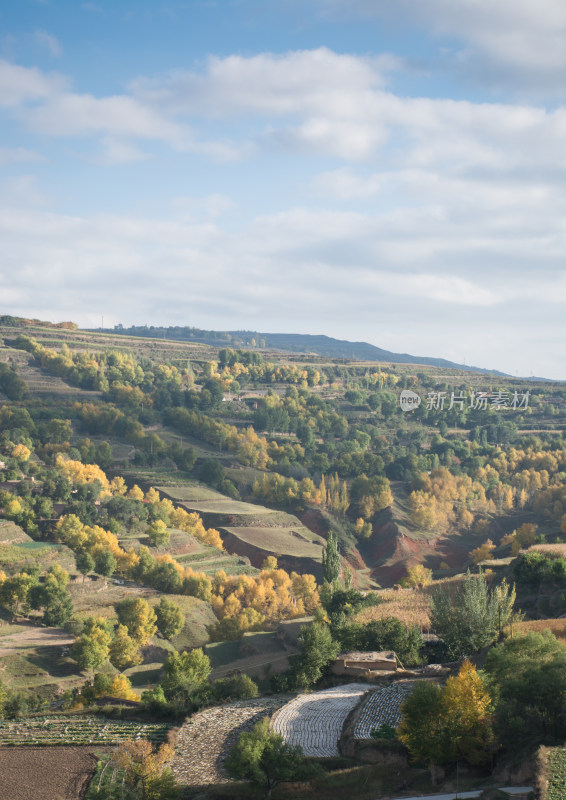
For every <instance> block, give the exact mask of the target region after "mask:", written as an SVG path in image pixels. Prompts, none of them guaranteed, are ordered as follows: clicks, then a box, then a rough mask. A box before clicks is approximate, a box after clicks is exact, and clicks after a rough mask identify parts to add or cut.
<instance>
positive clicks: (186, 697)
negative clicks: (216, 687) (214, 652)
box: [161, 648, 211, 704]
mask: <svg viewBox="0 0 566 800" xmlns="http://www.w3.org/2000/svg"><path fill="white" fill-rule="evenodd" d="M163 669H164V672H165V676H164V678H163V681H162V683H161V685H162V686H163V691H164V693H165V697H166V698H167V700H172V701H174V702H177V703H179V704H185V703H187V702H188V701H190V698H191V697H192V695H194V693H195V692H196V691H197V690H198V689H200V688H201V687H202V686H203V685H204V684H206V683H207V681H208V676H209V675H210V670H211V666H210V659H209V657H208V656H207V655H205V654H204V653H203V651H202V650H201V649H200V648H197V649H195V650H190V651H185V652H184V653H171V654H170V655H169V656H167V659H166V660H165V663H164V664H163Z"/></svg>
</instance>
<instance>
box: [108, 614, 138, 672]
mask: <svg viewBox="0 0 566 800" xmlns="http://www.w3.org/2000/svg"><path fill="white" fill-rule="evenodd" d="M109 659H110V663H111V664H113V665H114V666H115V667H116V669H119V670H120V671H122V670H124V669H126V668H127V667H133V666H135V665H136V664H140V663H141V661H142V657H141V654H140V651H139V647H138V646H137V644H136V642H134V640H133V639H132V637H131V636H130V635H129V633H128V629H127V628H126V626H125V625H118V627H117V628H116V631H115V633H114V638H113V639H112V643H111V645H110V650H109Z"/></svg>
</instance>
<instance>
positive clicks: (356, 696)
mask: <svg viewBox="0 0 566 800" xmlns="http://www.w3.org/2000/svg"><path fill="white" fill-rule="evenodd" d="M369 688H370V687H369V686H368V684H367V683H349V684H347V685H346V686H336V687H334V688H333V689H325V690H324V691H322V692H308V693H305V694H301V695H299V696H298V697H296V698H295V699H294V700H291V702H290V703H287V705H285V706H283V708H281V709H280V710H279V711H278V712H277V714H276V715H275V717H274V720H273V723H272V727H273V730H275V731H276V732H277V733H279V734H281V736H282V737H283V739H284V740H285V741H286V742H288V743H289V744H291V745H297V744H299V745H301V747H302V748H303V752H304V753H305V755H307V756H313V757H315V758H329V757H331V756H337V755H339V752H338V740H339V738H340V734H341V733H342V726H343V725H344V722H345V720H346V717H347V716H348V714H349V713H350V711H351V710H352V709H353V708H354V707H355V706H356V705H357V704H358V703H359V702H360V700H361V698H362V697H363V696H364V694H365V693H366V692H367V691H368V690H369Z"/></svg>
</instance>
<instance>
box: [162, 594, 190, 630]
mask: <svg viewBox="0 0 566 800" xmlns="http://www.w3.org/2000/svg"><path fill="white" fill-rule="evenodd" d="M155 614H156V617H157V630H158V631H159V633H160V634H161V635H162V636H163V638H164V639H172V638H173V637H174V636H176V635H177V634H178V633H180V632H181V631H182V630H183V626H184V624H185V615H184V614H183V612H182V611H181V609H180V608H179V606H177V605H175V603H173V602H171V601H170V600H167V598H166V597H162V598H161V600H160V601H159V605H158V606H157V607H156V609H155Z"/></svg>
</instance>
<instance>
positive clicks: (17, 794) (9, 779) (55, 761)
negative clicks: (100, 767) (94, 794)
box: [0, 747, 97, 800]
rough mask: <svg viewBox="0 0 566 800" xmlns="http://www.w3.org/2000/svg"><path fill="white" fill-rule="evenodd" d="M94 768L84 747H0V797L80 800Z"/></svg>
mask: <svg viewBox="0 0 566 800" xmlns="http://www.w3.org/2000/svg"><path fill="white" fill-rule="evenodd" d="M96 764H97V758H96V756H95V755H94V753H93V752H92V750H90V749H87V748H84V747H48V748H46V747H0V797H1V798H2V800H31V798H44V799H45V800H80V798H82V797H83V795H84V792H85V790H86V787H87V786H88V783H89V781H90V779H91V778H92V776H93V775H94V772H95V770H96Z"/></svg>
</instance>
